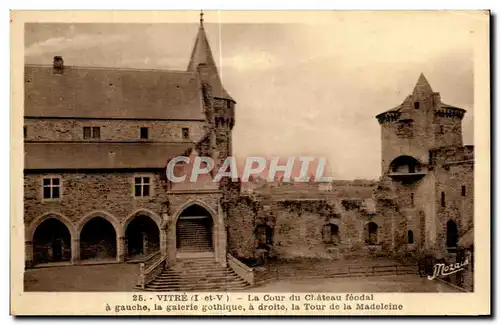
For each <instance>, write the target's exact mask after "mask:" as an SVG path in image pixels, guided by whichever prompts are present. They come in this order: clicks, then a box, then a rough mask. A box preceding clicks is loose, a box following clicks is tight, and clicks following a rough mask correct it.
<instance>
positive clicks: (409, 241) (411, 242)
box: [408, 230, 413, 244]
mask: <svg viewBox="0 0 500 325" xmlns="http://www.w3.org/2000/svg"><path fill="white" fill-rule="evenodd" d="M408 244H413V231H411V230H408Z"/></svg>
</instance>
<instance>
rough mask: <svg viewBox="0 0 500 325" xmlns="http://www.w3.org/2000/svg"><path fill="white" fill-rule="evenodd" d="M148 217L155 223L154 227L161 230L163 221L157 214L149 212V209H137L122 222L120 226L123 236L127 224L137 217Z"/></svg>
mask: <svg viewBox="0 0 500 325" xmlns="http://www.w3.org/2000/svg"><path fill="white" fill-rule="evenodd" d="M141 215H143V216H148V217H150V218H151V219H152V220H153V221H154V222H155V223H156V225H157V226H158V229H161V228H162V225H163V219H162V217H161V216H160V215H158V214H157V213H155V212H153V211H151V210H149V209H144V208H141V209H137V210H135V211H134V212H132V213H131V214H129V215H128V216H127V218H125V221H123V226H122V228H123V229H122V232H123V234H125V231H126V230H127V226H128V225H129V223H130V222H131V221H132V220H134V218H136V217H138V216H141Z"/></svg>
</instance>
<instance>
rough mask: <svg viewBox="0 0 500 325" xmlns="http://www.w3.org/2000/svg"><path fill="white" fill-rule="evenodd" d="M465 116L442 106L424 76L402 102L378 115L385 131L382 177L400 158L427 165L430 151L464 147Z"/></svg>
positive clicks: (383, 137) (449, 106) (448, 106)
mask: <svg viewBox="0 0 500 325" xmlns="http://www.w3.org/2000/svg"><path fill="white" fill-rule="evenodd" d="M464 113H465V110H464V109H461V108H457V107H454V106H451V105H447V104H444V103H442V102H441V96H440V94H439V93H438V92H434V91H433V90H432V87H431V85H430V84H429V82H428V81H427V79H426V78H425V76H424V74H423V73H422V74H421V75H420V77H419V78H418V81H417V83H416V84H415V87H414V89H413V92H412V93H411V94H410V95H408V96H407V97H406V98H405V100H404V101H403V103H401V104H400V105H398V106H396V107H394V108H393V109H390V110H388V111H386V112H384V113H381V114H379V115H377V120H378V122H379V123H380V125H381V128H382V174H385V173H387V172H388V171H389V168H390V165H391V163H392V162H393V161H394V159H396V158H398V157H400V156H408V157H412V158H413V159H415V160H417V161H418V162H420V163H421V164H424V163H425V162H427V161H428V160H429V150H431V149H434V148H439V147H445V146H462V118H463V116H464Z"/></svg>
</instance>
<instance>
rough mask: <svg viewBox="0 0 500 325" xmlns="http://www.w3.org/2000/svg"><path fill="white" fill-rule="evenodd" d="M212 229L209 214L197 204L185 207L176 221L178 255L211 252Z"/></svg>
mask: <svg viewBox="0 0 500 325" xmlns="http://www.w3.org/2000/svg"><path fill="white" fill-rule="evenodd" d="M212 229H213V221H212V217H211V215H210V212H208V211H207V210H206V209H205V208H203V207H202V206H200V205H198V204H193V205H191V206H189V207H187V208H186V209H185V210H184V211H182V213H181V214H180V215H179V218H178V219H177V225H176V240H177V243H176V246H177V251H178V252H179V253H190V252H210V251H213V248H214V245H213V241H212Z"/></svg>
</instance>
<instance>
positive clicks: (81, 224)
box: [76, 210, 123, 237]
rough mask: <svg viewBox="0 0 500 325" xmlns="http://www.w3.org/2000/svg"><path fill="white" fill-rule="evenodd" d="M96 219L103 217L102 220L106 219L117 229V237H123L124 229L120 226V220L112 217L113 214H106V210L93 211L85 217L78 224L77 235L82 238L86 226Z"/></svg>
mask: <svg viewBox="0 0 500 325" xmlns="http://www.w3.org/2000/svg"><path fill="white" fill-rule="evenodd" d="M96 217H101V218H103V219H106V220H107V221H109V223H111V225H112V226H113V228H115V232H116V236H117V237H123V232H122V227H121V225H120V221H118V219H117V218H116V217H115V216H114V215H112V214H111V213H109V212H106V211H104V210H96V211H92V212H90V213H88V214H87V215H85V216H84V217H83V218H82V219H81V220H80V221H79V222H78V224H77V226H76V234H77V235H78V236H80V233H81V232H82V229H83V227H84V226H85V224H87V223H88V222H89V221H90V220H92V219H94V218H96Z"/></svg>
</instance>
